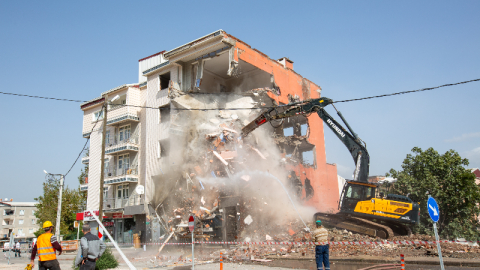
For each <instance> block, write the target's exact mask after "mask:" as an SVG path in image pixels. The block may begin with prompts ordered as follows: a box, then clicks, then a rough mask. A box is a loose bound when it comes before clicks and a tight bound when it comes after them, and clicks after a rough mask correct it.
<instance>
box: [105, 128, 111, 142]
mask: <svg viewBox="0 0 480 270" xmlns="http://www.w3.org/2000/svg"><path fill="white" fill-rule="evenodd" d="M105 145H106V146H109V145H110V130H107V132H105Z"/></svg>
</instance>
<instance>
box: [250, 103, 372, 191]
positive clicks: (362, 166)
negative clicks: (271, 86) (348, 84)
mask: <svg viewBox="0 0 480 270" xmlns="http://www.w3.org/2000/svg"><path fill="white" fill-rule="evenodd" d="M330 104H333V101H332V100H331V99H329V98H318V99H311V100H307V101H304V102H297V103H294V104H291V105H285V106H283V107H287V108H288V109H287V110H285V111H284V112H281V113H278V109H277V108H272V109H269V110H267V111H265V112H263V113H262V114H261V115H260V116H258V117H257V118H256V119H255V120H253V121H252V122H250V123H249V124H248V125H246V126H245V127H243V128H242V137H246V136H247V135H248V134H250V132H252V131H253V130H255V129H256V128H258V127H259V126H261V125H263V124H265V123H267V122H270V121H271V120H277V119H284V118H288V117H293V116H296V115H308V114H311V113H314V112H316V113H317V114H318V116H319V117H320V118H321V119H322V120H323V121H324V122H325V124H326V125H327V126H328V127H329V128H330V129H331V130H332V131H333V133H335V135H337V137H338V138H339V139H340V140H341V141H342V142H343V144H344V145H345V146H346V147H347V149H348V151H349V152H350V154H351V155H352V157H353V160H354V162H355V165H356V167H355V172H354V179H353V180H355V181H359V182H364V183H368V171H369V166H370V156H369V155H368V152H367V149H366V147H365V146H364V143H363V142H362V141H361V140H360V138H358V136H357V135H356V134H355V133H354V132H353V130H352V129H351V127H350V126H349V125H348V123H347V121H345V119H344V118H343V116H342V114H341V113H340V112H338V111H337V113H338V115H339V116H340V118H341V119H342V121H343V122H344V123H345V125H346V126H347V127H348V129H349V130H350V132H348V131H347V130H346V129H345V128H344V127H343V126H342V125H340V123H338V122H337V121H336V120H335V119H333V118H332V116H330V115H329V114H328V113H327V112H326V111H325V110H324V107H325V106H327V105H330Z"/></svg>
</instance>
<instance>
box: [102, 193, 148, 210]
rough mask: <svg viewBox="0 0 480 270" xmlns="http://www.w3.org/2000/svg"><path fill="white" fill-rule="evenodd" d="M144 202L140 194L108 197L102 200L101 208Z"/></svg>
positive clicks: (116, 207)
mask: <svg viewBox="0 0 480 270" xmlns="http://www.w3.org/2000/svg"><path fill="white" fill-rule="evenodd" d="M144 203H145V199H144V198H142V197H140V195H132V196H130V197H127V198H108V199H105V200H103V209H104V210H108V209H118V208H125V207H127V206H134V205H142V204H144Z"/></svg>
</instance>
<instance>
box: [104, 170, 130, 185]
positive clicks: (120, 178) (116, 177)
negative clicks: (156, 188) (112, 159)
mask: <svg viewBox="0 0 480 270" xmlns="http://www.w3.org/2000/svg"><path fill="white" fill-rule="evenodd" d="M137 182H138V166H135V167H130V168H122V169H118V168H117V167H113V168H111V167H110V168H106V169H105V184H119V183H137Z"/></svg>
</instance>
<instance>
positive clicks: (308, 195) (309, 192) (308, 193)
mask: <svg viewBox="0 0 480 270" xmlns="http://www.w3.org/2000/svg"><path fill="white" fill-rule="evenodd" d="M312 197H313V186H312V184H311V183H310V179H308V178H305V200H308V199H310V198H312Z"/></svg>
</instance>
